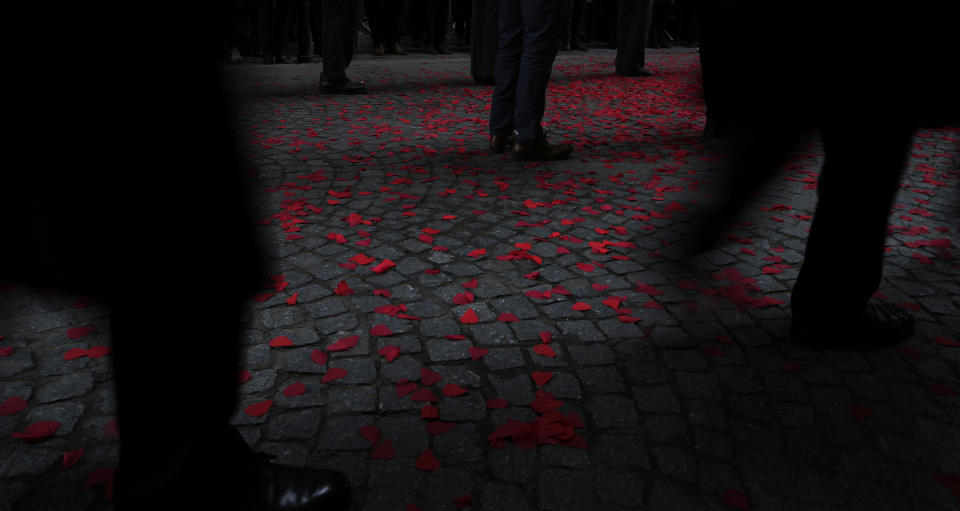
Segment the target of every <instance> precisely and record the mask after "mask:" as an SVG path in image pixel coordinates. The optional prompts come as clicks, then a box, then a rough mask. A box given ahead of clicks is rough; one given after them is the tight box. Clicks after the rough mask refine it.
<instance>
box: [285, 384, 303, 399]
mask: <svg viewBox="0 0 960 511" xmlns="http://www.w3.org/2000/svg"><path fill="white" fill-rule="evenodd" d="M306 391H307V386H306V385H304V384H303V382H299V381H298V382H294V383H291V384H290V385H287V388H285V389H283V392H282V394H283V395H284V396H286V397H297V396H301V395H303V393H304V392H306Z"/></svg>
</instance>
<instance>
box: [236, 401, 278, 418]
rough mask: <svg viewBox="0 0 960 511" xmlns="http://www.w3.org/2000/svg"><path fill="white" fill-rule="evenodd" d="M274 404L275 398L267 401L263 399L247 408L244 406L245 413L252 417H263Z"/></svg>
mask: <svg viewBox="0 0 960 511" xmlns="http://www.w3.org/2000/svg"><path fill="white" fill-rule="evenodd" d="M271 406H273V400H272V399H267V400H266V401H261V402H259V403H254V404H252V405H250V406H248V407H246V408H244V410H243V413H245V414H247V415H249V416H251V417H262V416H264V415H265V414H266V413H267V412H269V411H270V407H271Z"/></svg>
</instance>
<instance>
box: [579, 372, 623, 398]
mask: <svg viewBox="0 0 960 511" xmlns="http://www.w3.org/2000/svg"><path fill="white" fill-rule="evenodd" d="M577 377H578V378H579V379H580V382H581V383H583V386H584V387H586V389H587V392H591V391H595V392H610V393H616V392H623V391H625V390H626V389H627V387H626V384H625V383H624V381H623V378H622V377H621V376H620V373H619V372H618V371H617V369H616V368H615V367H612V366H611V367H587V368H584V369H578V370H577Z"/></svg>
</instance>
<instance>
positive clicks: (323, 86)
mask: <svg viewBox="0 0 960 511" xmlns="http://www.w3.org/2000/svg"><path fill="white" fill-rule="evenodd" d="M320 90H321V91H322V92H325V93H328V94H366V93H367V86H366V85H364V84H362V83H357V82H354V81H351V80H350V79H349V78H344V79H342V80H320Z"/></svg>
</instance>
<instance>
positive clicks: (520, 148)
mask: <svg viewBox="0 0 960 511" xmlns="http://www.w3.org/2000/svg"><path fill="white" fill-rule="evenodd" d="M572 152H573V146H572V145H570V144H551V143H549V142H547V141H546V140H542V141H540V142H537V143H534V144H531V145H524V144H521V143H520V142H516V143H515V144H513V156H514V157H515V158H518V159H523V160H562V159H564V158H567V157H569V156H570V153H572Z"/></svg>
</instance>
